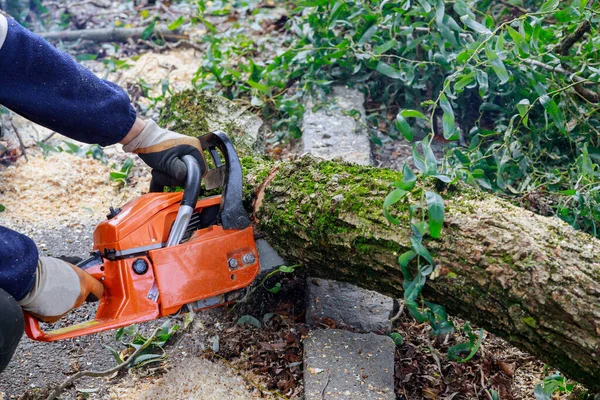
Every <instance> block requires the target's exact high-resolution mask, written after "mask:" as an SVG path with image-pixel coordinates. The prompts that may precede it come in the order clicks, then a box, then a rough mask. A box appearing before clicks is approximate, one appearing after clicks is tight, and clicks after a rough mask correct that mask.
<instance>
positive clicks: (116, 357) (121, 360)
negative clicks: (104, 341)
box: [103, 345, 124, 365]
mask: <svg viewBox="0 0 600 400" xmlns="http://www.w3.org/2000/svg"><path fill="white" fill-rule="evenodd" d="M103 346H104V347H105V348H106V349H107V350H108V351H110V354H112V355H113V357H114V358H115V361H116V362H117V364H119V365H121V364H123V362H124V360H123V359H122V358H121V356H120V355H119V352H118V351H116V350H115V349H113V348H112V347H110V346H107V345H103Z"/></svg>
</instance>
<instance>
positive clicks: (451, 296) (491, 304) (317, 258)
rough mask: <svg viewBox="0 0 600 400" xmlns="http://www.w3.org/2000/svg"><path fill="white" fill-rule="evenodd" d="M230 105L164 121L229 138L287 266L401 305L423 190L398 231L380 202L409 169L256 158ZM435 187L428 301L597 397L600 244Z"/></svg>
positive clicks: (494, 201)
mask: <svg viewBox="0 0 600 400" xmlns="http://www.w3.org/2000/svg"><path fill="white" fill-rule="evenodd" d="M232 107H233V105H232V104H230V102H229V101H227V100H224V99H222V98H219V97H218V96H207V95H206V94H205V93H203V92H194V91H185V92H182V93H180V94H178V95H175V96H173V97H172V98H171V99H170V100H169V102H168V104H167V105H166V106H165V107H164V108H163V113H162V115H161V122H162V123H163V124H165V125H167V126H169V128H170V129H172V130H175V131H177V132H181V133H185V134H188V135H191V136H198V135H200V134H203V133H207V132H208V131H212V130H215V129H221V130H224V131H226V132H227V134H228V135H229V136H230V138H231V139H232V140H233V142H234V145H235V146H236V149H237V151H238V153H239V154H240V155H244V157H242V159H241V161H242V166H243V168H244V193H245V205H246V207H247V209H248V210H252V211H253V217H254V221H255V223H256V228H257V229H258V230H260V231H262V232H263V233H265V234H266V235H267V240H268V241H269V243H271V245H273V246H274V247H275V248H276V249H277V250H278V251H279V252H280V254H281V255H282V256H284V258H286V259H287V260H288V261H289V262H292V263H301V264H302V265H303V266H304V268H305V269H306V270H307V271H308V273H309V274H310V275H313V276H317V277H323V278H330V279H336V280H344V281H348V282H351V283H354V284H356V285H359V286H362V287H364V288H367V289H372V290H376V291H378V292H381V293H386V294H388V295H391V296H394V297H401V295H402V291H403V290H402V282H403V276H402V273H401V271H400V266H399V264H398V256H399V255H400V254H402V253H404V252H405V251H407V250H410V244H409V243H410V236H411V230H410V225H409V212H408V209H409V204H415V203H417V202H418V201H420V199H421V196H422V191H423V190H426V189H425V188H424V187H423V186H417V187H416V188H415V189H414V190H413V191H412V193H411V194H410V196H409V198H407V199H405V200H403V201H402V202H401V203H398V204H396V206H395V207H396V211H395V216H396V218H398V219H399V220H400V225H399V226H394V225H391V224H390V223H389V222H388V221H387V220H386V219H385V217H384V216H383V213H382V208H383V200H384V198H385V196H386V195H387V194H388V193H389V192H390V190H391V189H392V187H391V186H390V183H392V182H395V181H398V180H401V178H402V174H401V173H399V172H395V171H390V170H387V169H378V168H374V167H365V166H358V165H354V164H347V163H342V162H333V161H320V160H316V159H313V158H311V157H303V158H300V159H298V160H296V161H293V162H280V163H275V162H273V161H271V160H268V159H266V158H261V157H259V156H256V155H254V154H255V152H256V151H260V149H261V148H262V146H261V145H260V144H261V143H262V141H263V140H264V138H262V136H261V135H260V131H259V133H257V132H256V130H254V131H252V130H251V129H250V128H251V127H252V126H254V125H255V124H248V123H247V122H246V123H245V124H240V123H239V121H238V122H236V121H233V120H231V118H229V117H228V115H229V114H232ZM228 118H229V119H228ZM242 120H244V119H242ZM251 131H252V132H254V134H249V133H248V132H251ZM429 184H430V186H431V187H433V186H434V183H433V182H430V183H429ZM435 190H436V191H437V192H438V193H440V194H441V195H442V196H443V197H444V200H445V208H446V216H445V223H444V229H443V231H442V236H441V237H440V239H436V240H433V239H430V240H428V241H427V242H426V243H425V244H426V246H427V247H428V248H429V249H430V251H431V252H432V254H433V258H434V260H435V262H436V264H437V272H439V275H440V276H439V277H437V278H436V279H434V280H432V279H429V280H428V282H427V285H426V287H425V290H424V296H425V297H426V298H427V299H429V300H432V301H435V302H437V303H439V304H442V305H444V306H445V307H446V308H447V309H448V311H449V312H450V313H451V314H454V315H456V316H460V317H462V318H464V319H467V320H470V321H472V322H475V323H476V324H478V325H479V326H482V327H484V328H486V329H487V330H489V331H490V332H493V333H495V334H497V335H499V336H501V337H503V338H505V339H506V340H508V341H509V342H510V343H512V344H514V345H515V346H517V347H519V348H521V349H523V350H525V351H527V352H529V353H531V354H533V355H535V356H537V357H538V358H539V359H541V360H543V361H545V362H547V363H548V364H550V365H552V366H554V367H556V368H558V369H559V370H560V371H561V372H562V373H564V374H565V375H567V376H569V377H571V378H573V379H575V380H577V381H578V382H580V383H582V384H584V385H586V386H587V387H588V388H590V389H592V390H596V391H600V240H598V239H595V238H593V237H591V236H589V235H587V234H585V233H582V232H578V231H575V230H574V229H572V228H571V227H570V226H568V225H567V224H566V223H564V222H562V221H560V220H559V219H557V218H550V217H542V216H539V215H535V214H533V213H532V212H530V211H527V210H524V209H522V208H519V207H516V206H514V205H512V204H510V203H509V202H507V201H505V200H502V199H500V198H498V197H496V196H493V195H491V194H487V193H483V192H481V191H479V190H477V189H474V188H472V187H470V186H466V185H464V184H457V185H452V186H448V187H445V186H444V187H437V188H435ZM412 269H413V272H414V270H415V269H416V267H414V266H412Z"/></svg>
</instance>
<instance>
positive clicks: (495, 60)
mask: <svg viewBox="0 0 600 400" xmlns="http://www.w3.org/2000/svg"><path fill="white" fill-rule="evenodd" d="M485 55H486V57H487V58H488V61H489V62H490V64H491V65H492V69H493V70H494V72H495V73H496V76H498V79H500V83H501V84H505V83H506V82H508V78H509V76H508V71H507V70H506V67H505V66H504V63H503V62H502V60H501V59H500V57H498V54H497V53H496V52H495V51H494V50H492V48H491V47H490V46H486V47H485Z"/></svg>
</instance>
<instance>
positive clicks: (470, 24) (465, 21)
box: [460, 15, 492, 35]
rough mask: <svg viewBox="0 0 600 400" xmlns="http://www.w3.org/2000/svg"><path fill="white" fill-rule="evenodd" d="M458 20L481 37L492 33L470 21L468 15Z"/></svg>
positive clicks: (477, 23)
mask: <svg viewBox="0 0 600 400" xmlns="http://www.w3.org/2000/svg"><path fill="white" fill-rule="evenodd" d="M460 20H461V21H462V22H463V24H465V25H466V26H468V27H469V28H471V29H472V30H474V31H475V32H477V33H481V34H483V35H490V34H491V33H492V31H490V30H489V29H488V28H486V27H485V26H483V25H482V24H480V23H479V22H477V21H475V20H474V19H471V17H470V16H468V15H463V16H462V17H460Z"/></svg>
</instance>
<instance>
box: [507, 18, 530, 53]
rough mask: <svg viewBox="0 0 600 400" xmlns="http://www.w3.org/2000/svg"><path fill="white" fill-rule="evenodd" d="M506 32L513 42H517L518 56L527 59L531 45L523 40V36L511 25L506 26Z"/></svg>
mask: <svg viewBox="0 0 600 400" xmlns="http://www.w3.org/2000/svg"><path fill="white" fill-rule="evenodd" d="M506 30H507V32H508V34H509V35H510V37H511V38H512V40H513V42H515V48H516V50H517V55H520V56H521V57H527V56H528V55H529V45H528V44H527V42H526V41H525V38H523V36H521V34H520V33H519V32H517V31H516V30H515V29H513V28H512V27H511V26H510V25H507V26H506Z"/></svg>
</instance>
